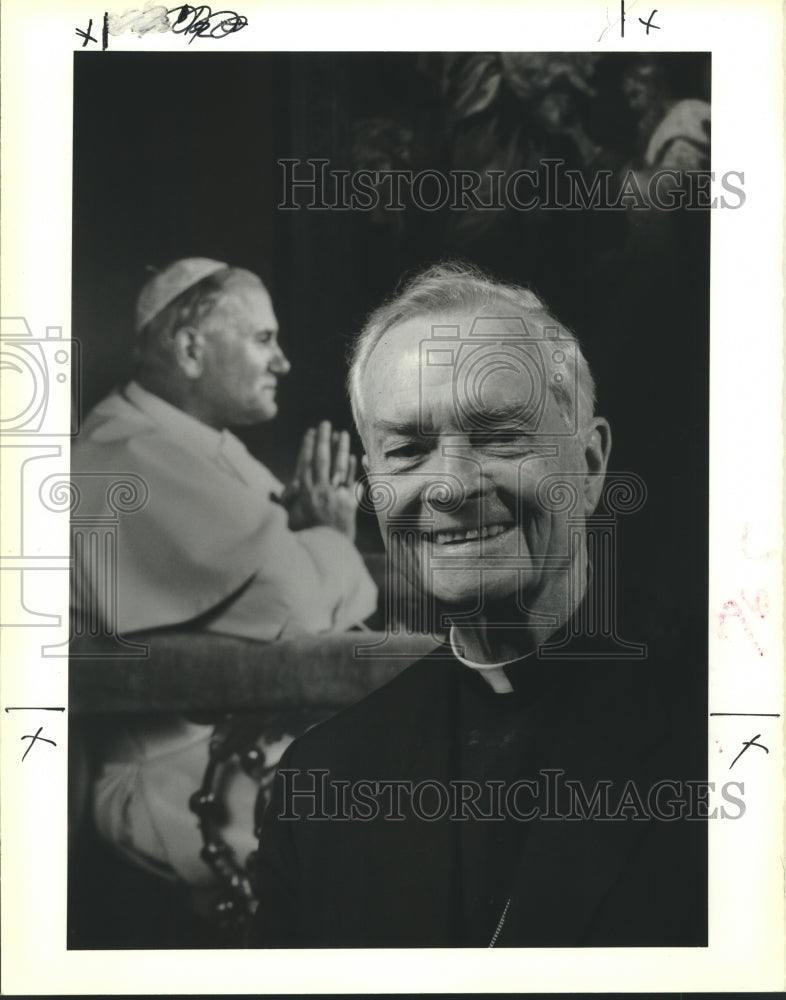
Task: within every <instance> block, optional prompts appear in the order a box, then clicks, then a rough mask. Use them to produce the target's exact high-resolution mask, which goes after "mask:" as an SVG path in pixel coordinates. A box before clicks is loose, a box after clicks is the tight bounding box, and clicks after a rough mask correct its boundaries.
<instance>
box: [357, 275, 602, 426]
mask: <svg viewBox="0 0 786 1000" xmlns="http://www.w3.org/2000/svg"><path fill="white" fill-rule="evenodd" d="M446 315H449V316H457V315H472V316H473V317H481V316H484V315H485V316H488V317H492V316H493V317H500V318H518V317H520V318H521V319H522V320H524V321H525V322H526V320H528V319H531V320H532V321H533V322H534V323H536V324H537V325H538V326H539V327H541V328H543V327H544V326H553V325H557V326H559V328H560V337H561V339H562V340H563V341H564V340H567V341H569V342H570V343H571V344H572V345H573V349H572V350H570V351H567V352H565V362H564V363H565V367H566V369H567V376H568V377H567V378H566V379H564V380H563V381H562V382H555V381H554V380H553V379H549V387H550V389H551V391H552V394H553V395H554V397H555V399H556V401H557V404H558V406H559V407H560V411H561V412H562V414H563V416H565V417H566V419H571V420H572V418H573V416H574V415H575V414H578V418H579V419H578V425H579V426H580V427H581V426H582V425H583V424H584V423H585V422H586V421H587V420H588V419H589V418H590V417H591V416H592V415H593V414H594V412H595V381H594V379H593V377H592V372H591V371H590V369H589V365H588V364H587V362H586V359H585V358H584V355H583V354H582V352H581V346H580V344H579V342H578V340H577V339H576V337H575V335H574V334H573V332H572V331H571V330H568V329H567V327H564V326H562V324H560V323H559V322H558V321H557V319H556V317H555V316H554V315H553V314H552V313H551V312H549V310H548V308H547V307H546V304H545V303H544V302H543V301H542V300H541V299H540V298H538V296H537V295H535V293H534V292H531V291H529V289H526V288H522V287H520V286H518V285H506V284H503V283H501V282H498V281H495V280H494V279H493V278H492V277H491V276H490V275H488V274H485V273H484V272H483V271H481V270H479V269H478V268H475V267H471V266H469V265H467V264H462V263H455V262H450V261H449V262H445V263H440V264H434V265H432V266H431V267H428V268H426V270H424V271H421V272H420V273H419V274H416V275H415V276H414V277H413V278H410V279H409V280H408V281H407V282H406V283H405V284H404V286H403V287H402V288H401V290H400V291H398V292H397V293H396V294H394V296H393V297H392V298H391V299H389V300H388V301H387V302H385V303H384V304H383V305H381V306H380V307H379V308H378V309H375V310H374V312H372V313H371V315H370V316H369V317H368V319H367V320H366V323H365V325H364V326H363V329H362V330H361V331H360V333H359V334H358V337H357V339H356V341H355V343H354V345H353V348H352V351H351V354H350V362H349V376H348V379H347V387H348V390H349V398H350V402H351V404H352V415H353V417H354V418H355V423H356V425H357V427H358V430H361V428H362V416H363V374H364V372H365V369H366V365H367V364H368V360H369V358H370V357H371V354H372V352H373V350H374V348H375V347H376V345H377V344H378V343H379V341H380V340H381V339H382V337H383V336H384V334H385V333H387V331H388V330H390V329H391V328H392V327H394V326H398V325H399V324H401V323H405V322H407V321H409V320H411V319H416V318H418V317H434V316H446ZM574 386H576V387H577V394H578V399H574V398H573V396H574V392H573V387H574Z"/></svg>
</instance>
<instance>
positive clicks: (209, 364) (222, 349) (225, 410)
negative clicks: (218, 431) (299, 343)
mask: <svg viewBox="0 0 786 1000" xmlns="http://www.w3.org/2000/svg"><path fill="white" fill-rule="evenodd" d="M199 333H200V335H201V339H202V349H203V354H202V361H203V366H202V374H201V375H200V377H199V379H198V382H197V389H198V392H199V394H200V398H201V401H202V403H203V404H204V406H205V409H206V414H207V417H208V418H209V419H208V422H209V423H211V424H213V425H214V426H216V427H226V426H230V427H231V426H241V425H244V424H256V423H262V422H263V421H266V420H272V419H273V417H275V415H276V413H277V412H278V405H277V403H276V390H277V387H278V379H279V376H281V375H285V374H286V373H287V372H288V371H289V362H288V361H287V359H286V357H285V356H284V353H283V351H282V350H281V348H280V346H279V344H278V323H277V321H276V316H275V313H274V312H273V304H272V302H271V301H270V296H269V295H268V293H267V291H266V290H265V287H264V286H263V285H262V283H261V282H255V281H252V280H251V278H248V279H245V278H244V279H241V280H239V281H238V282H236V283H233V284H232V285H231V286H230V287H229V288H227V289H226V291H225V293H224V296H223V298H222V299H220V300H219V301H218V302H217V303H216V305H215V306H214V307H213V308H212V309H211V311H210V313H209V314H208V315H207V316H206V317H205V318H204V320H203V321H202V323H201V324H200V329H199Z"/></svg>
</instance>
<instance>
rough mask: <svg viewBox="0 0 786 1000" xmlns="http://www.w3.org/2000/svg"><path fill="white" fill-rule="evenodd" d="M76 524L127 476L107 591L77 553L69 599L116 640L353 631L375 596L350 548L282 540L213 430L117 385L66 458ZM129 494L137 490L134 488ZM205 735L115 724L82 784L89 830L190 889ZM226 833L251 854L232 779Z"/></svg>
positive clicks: (178, 722) (168, 725) (234, 453)
mask: <svg viewBox="0 0 786 1000" xmlns="http://www.w3.org/2000/svg"><path fill="white" fill-rule="evenodd" d="M71 468H72V474H73V478H74V484H75V486H76V487H77V489H78V491H79V494H80V497H79V508H78V511H79V516H80V518H89V519H97V518H100V517H101V516H102V515H106V514H109V513H111V511H110V509H109V508H108V507H107V484H108V483H112V482H113V481H114V482H121V481H122V480H123V478H124V476H126V477H129V476H130V477H138V478H137V479H136V480H132V482H134V483H135V485H136V487H137V488H139V489H141V491H142V495H143V496H144V494H145V491H146V499H144V502H143V503H142V505H141V506H140V507H139V509H137V510H135V511H134V512H133V513H128V514H121V515H120V516H119V518H118V520H117V558H116V560H115V562H116V571H113V575H114V577H115V584H114V586H109V587H107V585H106V579H105V577H104V574H103V573H98V572H97V571H96V569H95V566H94V563H93V562H91V561H90V560H88V559H87V558H83V559H80V554H81V553H80V552H79V551H75V566H74V579H73V586H72V597H73V602H74V604H75V605H76V609H77V612H78V613H80V614H82V615H84V614H85V612H87V611H91V612H93V613H94V614H97V615H98V616H99V617H100V618H101V619H102V620H103V621H104V623H105V624H107V625H109V624H111V623H114V627H115V628H116V629H117V631H118V632H119V633H120V634H121V635H123V634H127V633H129V632H135V631H138V630H143V629H154V628H158V627H162V626H168V625H181V624H182V625H184V626H185V625H187V624H188V623H190V622H193V623H194V624H195V625H197V626H198V627H199V628H202V629H207V630H211V631H215V632H222V633H226V634H230V635H237V636H244V637H248V638H254V639H260V640H265V641H273V640H276V639H281V638H285V637H287V636H291V635H298V634H303V633H319V632H327V631H338V630H343V629H346V628H348V627H350V626H351V625H353V624H356V623H358V622H360V621H362V620H363V619H364V618H366V617H367V616H368V615H369V614H370V613H371V612H372V611H373V610H374V607H375V602H376V588H375V586H374V583H373V582H372V580H371V578H370V576H369V575H368V572H367V571H366V568H365V566H364V563H363V560H362V558H361V556H360V554H359V553H358V551H357V549H356V548H355V547H354V545H353V544H352V543H351V542H350V541H349V539H347V538H346V537H345V536H344V535H342V534H341V533H339V532H338V531H335V530H334V529H332V528H327V527H316V528H308V529H306V530H303V531H291V530H290V529H289V526H288V515H287V512H286V510H285V509H284V508H283V507H282V506H281V505H280V504H279V503H277V502H276V500H275V499H274V498H275V497H276V496H277V495H279V494H280V492H281V490H282V485H281V483H280V482H279V481H278V480H277V479H276V478H275V476H273V475H272V474H271V473H270V472H269V470H268V469H266V468H265V466H264V465H262V463H260V462H258V461H257V460H256V459H255V458H253V457H252V456H251V455H250V453H249V452H248V451H247V449H246V448H245V446H244V445H243V444H242V443H241V442H240V441H239V440H238V439H237V438H236V437H235V436H234V435H233V434H231V433H230V432H229V431H226V430H225V431H217V430H215V429H213V428H211V427H208V426H207V425H206V424H203V423H201V422H200V421H198V420H195V419H194V418H192V417H190V416H188V415H187V414H185V413H183V412H182V411H181V410H178V409H177V408H176V407H173V406H171V405H170V404H169V403H167V402H165V401H164V400H163V399H160V398H159V397H157V396H155V395H153V394H151V393H149V392H147V391H146V390H144V389H143V388H142V387H141V386H140V385H138V384H137V383H135V382H131V383H130V384H129V385H127V386H125V387H124V388H123V389H121V390H118V391H115V392H113V393H111V394H110V395H109V396H108V397H107V398H106V399H104V400H103V401H102V402H101V403H99V405H98V406H97V407H95V409H94V410H92V412H91V413H90V414H89V416H88V417H87V420H86V421H85V424H84V427H83V429H82V431H81V433H80V435H79V438H78V440H77V442H76V444H75V445H74V448H73V450H72V457H71ZM140 481H141V485H140ZM210 733H211V727H209V726H202V725H197V724H194V723H191V722H188V721H186V720H184V719H182V718H174V717H171V716H170V717H166V718H163V717H158V718H154V719H152V720H151V719H144V720H143V719H140V720H137V721H136V722H130V723H127V724H125V725H124V726H122V727H118V730H117V732H116V735H115V737H114V739H113V740H112V741H111V743H110V745H109V746H108V747H107V750H106V753H105V755H104V757H103V761H102V769H101V773H100V775H99V777H98V780H97V782H96V785H95V787H94V815H95V819H96V823H97V826H98V829H99V831H100V832H101V833H102V834H103V835H104V836H105V837H106V838H108V839H109V840H110V841H111V842H112V843H113V844H114V845H115V846H116V847H118V848H119V849H120V850H122V851H123V852H124V853H126V854H127V855H128V856H130V857H131V858H132V859H133V860H135V861H137V862H138V863H141V864H144V865H146V866H148V867H151V868H153V869H155V870H157V871H161V872H163V873H167V874H176V875H178V876H179V877H181V878H183V879H185V880H186V881H188V882H189V883H191V884H193V885H201V884H208V883H209V882H210V881H211V873H210V870H209V869H208V867H207V866H206V865H205V863H204V862H203V861H201V859H200V857H199V850H200V847H201V840H200V835H199V832H198V827H197V821H196V817H195V816H194V815H193V813H191V812H190V811H189V809H188V797H189V796H190V795H191V793H192V792H194V791H195V790H196V788H197V787H198V785H199V784H200V782H201V779H202V774H203V772H204V769H205V766H206V763H207V753H208V750H207V744H208V739H209V736H210ZM231 780H232V782H233V784H234V786H235V787H234V788H233V789H232V790H230V794H229V795H228V801H230V812H232V813H233V816H232V817H231V820H230V823H229V825H228V827H227V829H226V831H225V836H226V837H227V839H228V841H229V842H230V844H231V845H232V846H233V847H234V848H235V849H236V851H237V852H238V854H239V855H240V856H241V857H244V856H245V854H247V853H248V852H250V851H251V850H253V849H254V846H255V841H254V835H253V821H252V810H253V800H254V796H255V793H256V786H255V785H254V784H253V782H251V780H250V779H249V778H247V777H246V776H245V775H244V774H242V772H240V771H239V769H237V770H236V772H235V773H234V774H233V776H232V779H231Z"/></svg>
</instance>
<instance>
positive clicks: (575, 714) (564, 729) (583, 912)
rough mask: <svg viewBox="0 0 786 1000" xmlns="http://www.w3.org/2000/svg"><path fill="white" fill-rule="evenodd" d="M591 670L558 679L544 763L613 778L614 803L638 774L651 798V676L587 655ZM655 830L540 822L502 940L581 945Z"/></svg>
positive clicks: (589, 780) (628, 823) (574, 775)
mask: <svg viewBox="0 0 786 1000" xmlns="http://www.w3.org/2000/svg"><path fill="white" fill-rule="evenodd" d="M578 669H579V670H580V669H581V668H580V667H579V668H578ZM584 669H585V670H586V671H587V672H588V673H587V674H586V675H585V676H584V677H579V678H578V681H577V682H576V680H575V679H574V681H573V682H572V683H571V684H570V685H569V686H568V687H569V689H568V688H567V687H565V686H563V685H559V686H558V688H557V689H556V691H555V694H556V695H557V697H555V698H553V699H551V700H550V703H549V704H547V705H545V706H544V711H545V712H546V713H547V716H550V718H548V725H549V728H550V729H551V731H552V732H553V734H554V735H553V739H552V740H551V742H550V745H549V747H548V749H547V751H546V753H545V756H544V760H545V761H546V762H547V763H546V767H549V768H553V769H558V770H563V771H564V772H565V773H564V775H562V776H560V779H559V780H560V781H564V780H566V779H574V780H578V781H580V782H581V783H582V785H583V787H584V789H585V791H586V793H587V794H588V795H589V794H591V792H592V789H593V787H594V785H595V783H596V782H597V781H599V780H610V781H611V782H612V783H613V784H612V787H611V790H610V793H609V802H610V809H611V811H613V810H614V809H615V807H616V805H617V803H618V802H619V799H620V796H621V795H622V792H623V789H624V786H625V784H626V782H627V781H628V780H630V779H633V780H634V781H635V782H636V784H637V787H638V788H639V789H640V790H641V793H642V795H643V796H644V797H645V800H646V788H647V787H648V786H649V784H650V782H651V780H654V779H652V778H651V777H650V776H649V767H648V765H647V763H646V753H647V751H648V749H649V748H650V745H651V743H652V740H653V738H654V736H653V732H654V729H655V730H657V724H655V723H654V722H653V720H650V719H647V713H646V710H644V705H643V703H642V700H641V698H640V697H639V691H640V685H639V684H638V679H637V676H636V672H639V673H638V676H639V677H640V678H641V680H642V681H644V676H643V674H642V673H641V672H642V671H643V670H644V664H642V663H638V662H631V663H629V664H627V665H625V666H623V667H622V669H620V667H619V666H618V667H615V668H611V667H610V666H609V665H608V664H603V663H597V662H596V663H592V662H588V663H587V664H586V665H585V667H584ZM625 670H627V671H628V674H627V676H625V673H624V671H625ZM569 671H572V672H575V671H576V666H575V665H572V666H571V667H570V668H569ZM653 727H654V729H653ZM659 777H663V775H660V776H659ZM560 811H562V812H566V811H567V809H563V808H562V807H561V808H560ZM650 829H651V824H650V823H649V822H647V821H644V820H634V819H631V818H627V819H624V820H622V819H620V820H605V821H604V820H597V819H595V820H584V819H574V820H565V819H553V820H548V819H543V818H540V819H538V820H536V821H534V822H533V823H532V824H531V828H530V830H529V831H528V835H527V837H526V838H525V840H524V845H523V849H522V853H521V856H520V859H519V864H518V866H517V868H516V871H515V874H514V875H513V876H512V879H511V892H510V898H511V903H510V906H509V909H508V913H507V915H506V920H505V923H504V926H503V928H502V931H501V933H500V935H499V938H498V939H497V942H496V944H497V946H505V945H507V946H514V947H515V946H519V947H521V946H524V947H553V946H562V947H570V946H577V945H580V944H581V943H582V942H583V941H584V940H585V937H586V935H587V933H588V932H589V929H590V926H591V923H592V919H593V916H594V915H595V913H596V912H597V910H598V907H599V906H600V904H601V903H602V901H603V899H604V897H605V896H606V895H607V894H608V893H609V892H610V890H611V889H612V888H613V887H614V885H615V883H616V882H617V881H618V880H619V878H620V876H621V875H622V873H623V870H624V868H625V866H626V865H627V864H628V863H629V862H630V859H631V856H632V854H633V853H634V852H635V851H636V849H637V848H638V847H639V846H640V844H641V841H642V839H643V838H644V837H645V836H646V834H647V833H648V832H649V831H650ZM623 919H624V918H623Z"/></svg>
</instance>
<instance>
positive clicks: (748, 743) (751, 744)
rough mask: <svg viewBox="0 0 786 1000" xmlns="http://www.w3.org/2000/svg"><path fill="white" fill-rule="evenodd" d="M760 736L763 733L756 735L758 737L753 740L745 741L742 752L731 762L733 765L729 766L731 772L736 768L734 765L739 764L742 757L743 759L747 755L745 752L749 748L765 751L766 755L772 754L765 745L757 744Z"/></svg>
mask: <svg viewBox="0 0 786 1000" xmlns="http://www.w3.org/2000/svg"><path fill="white" fill-rule="evenodd" d="M760 736H761V733H756V735H755V736H754V737H753V739H751V740H745V742H744V743H743V744H742V750H740V752H739V753H738V754H737V756H736V757H735V758H734V760H733V761H732V762H731V764H729V770H731V769H732V768H733V767H734V765H735V764H736V763H737V761H738V760H739V759H740V757H742V755H743V754H744V753H745V751H746V750H747V749H748V747H758V748H759V750H763V751H764V752H765V753H769V752H770V751H769V750H768V749H767V747H765V746H764V744H763V743H757V742H756V740H757V739H758V738H759V737H760Z"/></svg>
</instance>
